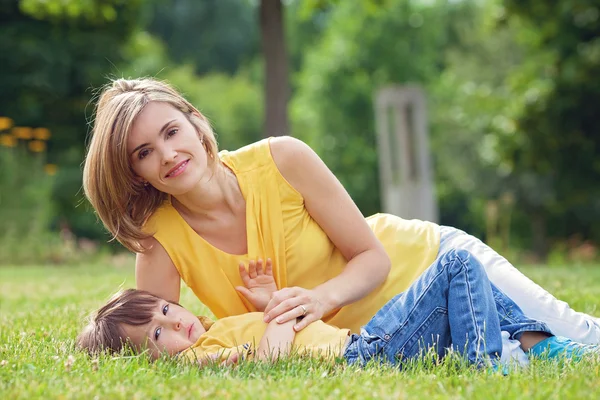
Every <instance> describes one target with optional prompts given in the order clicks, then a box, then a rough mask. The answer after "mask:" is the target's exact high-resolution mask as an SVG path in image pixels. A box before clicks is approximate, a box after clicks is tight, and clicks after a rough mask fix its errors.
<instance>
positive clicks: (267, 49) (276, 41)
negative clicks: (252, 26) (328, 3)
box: [260, 0, 290, 137]
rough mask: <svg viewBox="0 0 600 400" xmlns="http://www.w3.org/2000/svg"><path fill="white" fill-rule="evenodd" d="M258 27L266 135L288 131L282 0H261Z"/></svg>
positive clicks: (282, 133) (286, 69)
mask: <svg viewBox="0 0 600 400" xmlns="http://www.w3.org/2000/svg"><path fill="white" fill-rule="evenodd" d="M260 30H261V38H262V49H263V55H264V59H265V130H264V134H265V137H269V136H282V135H287V134H288V133H289V127H288V115H287V103H288V97H289V92H290V90H289V80H288V59H287V52H286V48H285V35H284V30H283V5H282V4H281V0H261V2H260Z"/></svg>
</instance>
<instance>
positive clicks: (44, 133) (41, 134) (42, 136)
mask: <svg viewBox="0 0 600 400" xmlns="http://www.w3.org/2000/svg"><path fill="white" fill-rule="evenodd" d="M50 136H51V135H50V129H48V128H35V129H34V130H33V137H34V138H35V139H37V140H48V139H50Z"/></svg>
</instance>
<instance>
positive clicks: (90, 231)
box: [0, 0, 600, 265]
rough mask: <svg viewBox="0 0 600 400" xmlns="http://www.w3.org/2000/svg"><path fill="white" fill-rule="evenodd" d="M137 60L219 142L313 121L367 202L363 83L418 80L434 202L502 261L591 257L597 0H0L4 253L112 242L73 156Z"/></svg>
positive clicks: (114, 249) (20, 259)
mask: <svg viewBox="0 0 600 400" xmlns="http://www.w3.org/2000/svg"><path fill="white" fill-rule="evenodd" d="M139 76H153V77H156V78H159V79H164V80H167V81H169V82H171V83H172V84H173V85H174V86H176V87H177V88H178V89H179V90H181V91H182V92H183V93H184V95H185V96H186V97H187V98H188V99H189V100H190V101H191V102H192V103H193V104H194V105H196V106H197V107H198V109H200V111H201V112H203V113H204V114H205V115H206V116H207V117H208V118H209V119H210V120H211V122H212V124H213V126H214V128H215V131H216V133H217V135H218V142H219V145H220V148H221V149H230V150H233V149H236V148H238V147H240V146H243V145H245V144H248V143H251V142H254V141H256V140H259V139H261V138H263V137H266V136H270V135H276V134H281V133H286V134H289V135H292V136H295V137H298V138H300V139H302V140H304V141H306V142H307V143H309V144H310V145H311V146H312V147H313V148H314V149H315V150H316V151H317V153H318V154H319V155H320V156H321V157H322V158H323V159H324V161H325V162H326V163H327V164H328V165H329V167H330V168H331V169H332V170H333V172H334V173H335V174H336V175H337V176H338V177H339V179H340V180H341V181H342V183H343V184H344V185H345V187H346V188H347V189H348V191H349V192H350V194H351V196H352V197H353V199H354V200H355V201H356V202H357V204H358V206H359V207H360V209H361V210H362V212H363V213H364V214H365V215H370V214H373V213H375V212H378V211H380V210H381V198H380V188H379V180H378V179H379V175H378V154H377V145H376V130H375V120H374V114H375V113H374V106H373V99H374V94H375V92H376V91H377V90H378V89H379V88H381V87H384V86H386V85H389V84H401V85H402V84H416V85H419V86H421V87H422V88H423V90H424V91H425V93H426V96H427V104H428V125H429V135H430V139H429V141H430V150H431V157H432V160H433V170H434V179H435V190H436V195H437V203H438V205H439V215H440V218H439V219H440V221H439V222H441V223H442V224H448V225H453V226H456V227H458V228H461V229H464V230H467V231H468V232H470V233H472V234H475V235H477V236H479V237H481V238H483V239H485V240H487V241H488V242H490V243H491V244H492V245H493V246H495V247H497V248H498V249H499V250H500V251H503V252H505V253H506V254H507V255H508V256H509V258H512V259H513V261H516V260H519V261H521V262H546V263H548V264H562V265H568V264H569V263H585V262H590V263H591V262H594V261H598V257H599V255H598V251H597V246H598V243H600V224H599V222H600V196H599V192H600V157H599V155H600V154H599V153H600V0H555V1H540V0H535V1H534V0H344V1H336V0H170V1H167V0H0V264H9V265H20V264H59V265H63V264H69V263H80V262H83V261H87V260H89V259H90V258H93V257H105V256H109V257H113V258H114V257H118V254H119V253H120V252H122V251H123V250H122V247H121V246H120V245H119V244H118V243H114V242H113V243H112V244H111V243H108V240H109V239H110V236H109V235H108V234H107V233H106V231H105V230H104V229H103V227H102V225H101V224H100V223H99V222H98V221H97V220H96V217H95V215H94V214H93V212H92V211H91V210H90V206H89V205H88V204H87V202H86V201H85V199H84V196H83V192H82V188H81V169H82V168H81V166H82V161H83V157H84V154H85V146H86V140H87V136H88V134H89V131H90V123H91V122H92V121H93V109H94V99H95V96H97V94H98V90H99V89H100V88H101V87H102V85H104V84H106V83H107V82H109V80H110V79H111V78H119V77H139ZM128 260H129V259H128ZM128 265H132V264H131V263H129V264H128Z"/></svg>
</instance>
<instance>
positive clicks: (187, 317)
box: [125, 300, 206, 359]
mask: <svg viewBox="0 0 600 400" xmlns="http://www.w3.org/2000/svg"><path fill="white" fill-rule="evenodd" d="M125 332H126V333H127V335H128V336H129V338H130V339H131V341H132V342H133V344H134V345H136V346H139V347H141V348H146V349H148V350H149V351H150V354H151V355H152V358H155V359H156V358H158V357H159V356H160V355H161V354H162V353H166V354H168V355H170V356H173V355H175V354H177V353H179V352H180V351H183V350H185V349H188V348H190V347H191V346H192V345H193V344H194V343H196V341H197V340H198V338H200V335H202V334H203V333H205V332H206V330H205V329H204V327H203V326H202V324H201V323H200V321H199V320H198V318H196V316H195V315H194V314H192V313H191V312H189V311H188V310H186V309H185V308H183V307H180V306H178V305H176V304H173V303H169V302H168V301H166V300H160V301H159V302H158V304H157V306H156V310H155V311H154V316H153V318H152V321H151V322H150V323H149V324H147V325H140V326H131V325H126V326H125Z"/></svg>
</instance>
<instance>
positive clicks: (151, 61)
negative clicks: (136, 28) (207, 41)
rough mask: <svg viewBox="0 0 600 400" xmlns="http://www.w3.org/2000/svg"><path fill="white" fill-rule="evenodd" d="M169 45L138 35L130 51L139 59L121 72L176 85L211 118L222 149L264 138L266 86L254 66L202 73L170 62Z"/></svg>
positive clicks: (134, 57)
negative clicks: (256, 75)
mask: <svg viewBox="0 0 600 400" xmlns="http://www.w3.org/2000/svg"><path fill="white" fill-rule="evenodd" d="M165 47H166V46H165V44H164V43H163V42H161V41H160V40H158V39H157V38H155V37H152V36H150V35H148V34H147V33H145V32H140V33H138V34H136V35H134V36H133V38H132V40H131V42H130V43H129V45H128V46H127V48H126V51H127V54H128V55H129V57H131V59H133V60H135V61H134V62H132V63H130V64H129V65H128V66H126V68H124V69H123V70H122V71H121V75H122V76H124V77H138V76H152V77H155V78H157V79H164V80H166V81H168V82H169V83H170V84H172V85H173V86H175V87H176V88H177V89H178V90H179V91H180V92H181V93H183V95H184V96H185V97H186V98H187V99H188V100H189V101H190V102H191V103H192V104H194V105H195V106H196V107H197V108H198V109H199V110H200V112H202V113H203V114H204V115H205V116H206V117H207V118H208V119H209V120H210V122H211V124H212V127H213V129H214V130H215V132H216V134H217V139H218V142H219V147H220V148H221V149H230V150H235V149H237V148H239V147H242V146H245V145H247V144H249V143H252V142H254V141H257V140H260V139H262V137H263V135H262V123H263V122H262V121H263V103H264V102H263V89H262V85H261V84H260V82H257V81H258V79H257V78H255V77H254V75H253V74H252V68H251V66H250V67H248V68H244V69H242V70H240V71H239V72H238V73H237V74H236V75H234V76H229V75H226V74H223V73H217V72H215V73H209V74H205V75H202V76H198V75H197V74H196V72H195V68H194V66H193V65H192V64H184V65H177V64H174V63H172V62H171V61H169V59H168V56H167V51H166V49H165Z"/></svg>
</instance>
